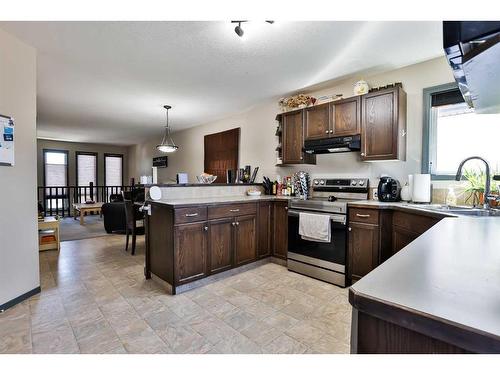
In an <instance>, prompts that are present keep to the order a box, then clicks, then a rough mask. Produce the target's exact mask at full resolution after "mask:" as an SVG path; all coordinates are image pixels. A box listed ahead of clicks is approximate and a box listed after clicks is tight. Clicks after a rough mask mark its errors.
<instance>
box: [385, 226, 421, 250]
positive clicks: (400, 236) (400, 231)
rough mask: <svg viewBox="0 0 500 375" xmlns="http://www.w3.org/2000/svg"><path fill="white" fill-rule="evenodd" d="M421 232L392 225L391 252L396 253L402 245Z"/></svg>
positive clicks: (411, 240)
mask: <svg viewBox="0 0 500 375" xmlns="http://www.w3.org/2000/svg"><path fill="white" fill-rule="evenodd" d="M420 234H421V233H415V232H412V231H410V230H408V229H406V228H402V227H398V226H396V225H395V226H393V227H392V254H393V255H394V254H396V253H397V252H398V251H399V250H401V249H402V248H403V247H405V246H406V245H408V244H409V243H410V242H413V240H415V239H416V238H417V237H418V236H420Z"/></svg>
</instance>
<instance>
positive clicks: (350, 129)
mask: <svg viewBox="0 0 500 375" xmlns="http://www.w3.org/2000/svg"><path fill="white" fill-rule="evenodd" d="M330 112H331V119H332V120H331V122H332V125H331V130H332V131H330V134H331V135H333V136H334V137H342V136H348V135H355V134H360V133H361V100H360V97H359V96H356V97H353V98H347V99H342V100H339V101H336V102H333V103H331V111H330Z"/></svg>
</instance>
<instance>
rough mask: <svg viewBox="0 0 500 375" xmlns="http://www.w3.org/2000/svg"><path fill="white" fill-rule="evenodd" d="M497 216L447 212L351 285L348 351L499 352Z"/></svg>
mask: <svg viewBox="0 0 500 375" xmlns="http://www.w3.org/2000/svg"><path fill="white" fill-rule="evenodd" d="M498 233H500V220H499V219H498V218H494V217H492V218H467V217H456V218H444V219H442V220H441V221H439V222H438V223H437V224H435V225H434V226H433V227H432V228H430V229H429V230H428V231H426V232H425V233H423V234H422V235H421V236H420V237H418V238H417V239H416V240H414V241H413V242H411V243H410V244H409V245H407V246H406V247H405V248H403V249H402V250H401V251H399V252H398V253H396V254H395V255H393V256H392V257H391V258H390V259H388V260H386V261H385V262H384V263H383V264H381V265H380V266H378V267H377V268H376V269H374V270H373V271H371V272H370V273H368V274H367V275H366V276H364V277H363V278H362V279H361V280H359V281H358V282H357V283H355V284H354V285H353V286H352V287H351V288H350V290H349V301H350V303H351V305H352V306H353V318H352V332H351V352H352V353H500V243H499V241H498Z"/></svg>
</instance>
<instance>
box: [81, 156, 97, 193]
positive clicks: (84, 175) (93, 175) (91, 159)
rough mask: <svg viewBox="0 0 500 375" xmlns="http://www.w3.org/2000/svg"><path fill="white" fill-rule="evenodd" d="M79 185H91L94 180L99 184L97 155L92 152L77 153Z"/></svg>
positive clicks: (95, 183) (94, 182)
mask: <svg viewBox="0 0 500 375" xmlns="http://www.w3.org/2000/svg"><path fill="white" fill-rule="evenodd" d="M76 158H77V165H78V170H77V172H76V175H77V181H76V183H77V185H78V186H89V185H90V183H91V182H92V183H93V184H94V186H95V185H97V156H96V155H90V154H77V156H76Z"/></svg>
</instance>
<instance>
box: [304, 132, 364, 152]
mask: <svg viewBox="0 0 500 375" xmlns="http://www.w3.org/2000/svg"><path fill="white" fill-rule="evenodd" d="M359 150H361V136H360V135H359V134H357V135H352V136H349V137H332V138H325V139H317V140H311V141H305V142H304V152H306V153H308V154H328V153H338V152H351V151H359Z"/></svg>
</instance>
